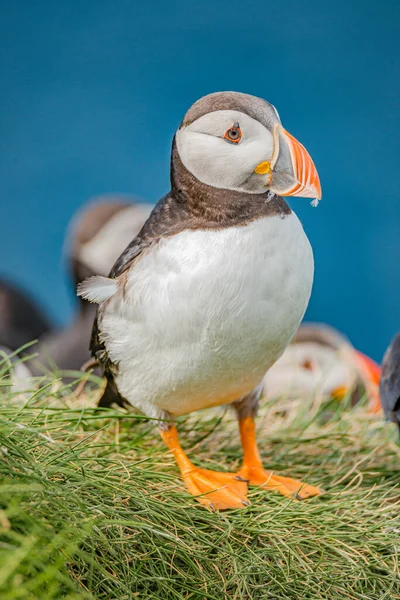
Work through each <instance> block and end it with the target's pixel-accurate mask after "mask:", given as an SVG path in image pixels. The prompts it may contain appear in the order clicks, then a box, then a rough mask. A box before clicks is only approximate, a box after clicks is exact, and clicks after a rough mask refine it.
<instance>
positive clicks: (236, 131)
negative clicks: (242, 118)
mask: <svg viewBox="0 0 400 600" xmlns="http://www.w3.org/2000/svg"><path fill="white" fill-rule="evenodd" d="M241 139H242V130H241V129H240V125H239V123H238V122H236V123H234V124H233V125H232V127H230V128H229V129H227V130H226V131H225V134H224V140H227V141H228V142H231V143H232V144H238V143H239V142H240V140H241Z"/></svg>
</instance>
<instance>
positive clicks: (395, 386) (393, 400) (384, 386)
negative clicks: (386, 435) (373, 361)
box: [379, 333, 400, 431]
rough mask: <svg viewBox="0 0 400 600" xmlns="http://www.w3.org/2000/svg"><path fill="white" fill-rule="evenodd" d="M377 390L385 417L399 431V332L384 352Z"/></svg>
mask: <svg viewBox="0 0 400 600" xmlns="http://www.w3.org/2000/svg"><path fill="white" fill-rule="evenodd" d="M379 390H380V397H381V402H382V407H383V410H384V411H385V415H386V418H387V419H388V420H389V421H393V423H396V424H397V426H398V428H399V431H400V333H398V334H397V335H395V337H394V338H393V340H392V341H391V343H390V345H389V347H388V349H387V350H386V352H385V354H384V357H383V360H382V373H381V380H380V384H379Z"/></svg>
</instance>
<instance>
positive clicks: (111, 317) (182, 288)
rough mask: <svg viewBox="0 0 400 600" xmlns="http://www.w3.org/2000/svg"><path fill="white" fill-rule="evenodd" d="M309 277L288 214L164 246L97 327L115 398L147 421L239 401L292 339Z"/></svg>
mask: <svg viewBox="0 0 400 600" xmlns="http://www.w3.org/2000/svg"><path fill="white" fill-rule="evenodd" d="M313 272H314V263H313V256H312V250H311V246H310V244H309V242H308V239H307V237H306V235H305V233H304V231H303V228H302V226H301V224H300V222H299V220H298V218H297V217H296V215H295V214H293V213H292V214H291V215H288V216H287V217H285V218H281V217H278V216H275V217H266V218H264V219H260V220H257V221H254V222H252V223H250V224H249V225H247V226H244V227H232V228H229V229H223V230H206V231H184V232H182V233H179V234H178V235H175V236H173V237H171V238H165V239H163V240H162V241H161V242H159V243H158V244H156V245H155V246H154V247H152V248H151V249H150V250H148V251H147V252H146V253H145V255H144V256H143V257H141V258H140V260H138V262H137V263H136V264H135V266H134V267H133V268H132V270H131V271H130V273H129V278H128V282H127V286H126V293H125V298H124V300H122V299H121V298H119V297H118V296H116V297H115V298H113V299H112V300H111V301H110V303H109V304H108V305H107V307H106V308H105V310H104V313H103V317H102V319H101V328H102V333H103V335H104V339H105V341H106V346H107V350H108V353H109V356H110V359H111V360H112V361H114V362H117V363H119V374H118V376H117V378H116V381H117V384H118V388H119V391H120V393H121V394H122V395H123V396H124V397H125V398H126V399H127V400H128V401H129V402H130V403H131V404H132V405H133V406H135V407H136V408H139V409H140V410H142V411H143V412H145V414H147V415H149V416H153V417H157V416H159V414H160V411H161V410H166V411H168V412H170V413H171V414H173V415H180V414H185V413H189V412H192V411H194V410H198V409H200V408H205V407H208V406H214V405H218V404H225V403H229V402H233V401H234V400H237V399H238V398H240V397H241V396H243V395H244V394H246V393H248V392H249V391H251V390H252V389H253V388H254V387H255V386H256V385H257V384H258V383H259V382H260V381H261V380H262V378H263V376H264V374H265V372H266V371H267V369H268V368H269V367H270V366H271V365H272V364H273V363H274V362H275V361H276V360H277V359H278V358H279V356H280V355H281V354H282V352H283V351H284V349H285V348H286V346H287V345H288V343H289V341H290V340H291V338H292V337H293V335H294V334H295V332H296V330H297V328H298V326H299V324H300V321H301V319H302V318H303V315H304V312H305V310H306V308H307V304H308V300H309V297H310V293H311V287H312V280H313Z"/></svg>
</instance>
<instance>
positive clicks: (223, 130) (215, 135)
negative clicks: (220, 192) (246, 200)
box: [176, 92, 321, 200]
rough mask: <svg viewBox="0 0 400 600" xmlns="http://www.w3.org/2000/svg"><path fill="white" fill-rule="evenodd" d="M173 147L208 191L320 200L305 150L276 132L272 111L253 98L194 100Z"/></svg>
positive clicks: (280, 131)
mask: <svg viewBox="0 0 400 600" xmlns="http://www.w3.org/2000/svg"><path fill="white" fill-rule="evenodd" d="M176 145H177V150H178V153H179V157H180V160H181V161H182V163H183V165H184V167H185V168H186V169H187V170H188V171H189V172H190V173H191V174H192V175H194V177H195V178H196V179H198V180H199V181H200V182H202V183H204V184H207V185H209V186H213V187H215V188H222V189H229V190H235V191H238V192H247V193H252V194H258V193H263V192H265V191H267V190H270V191H271V192H274V193H276V194H279V195H282V196H302V197H304V198H315V199H316V200H319V199H320V198H321V185H320V181H319V177H318V173H317V170H316V168H315V166H314V163H313V161H312V159H311V157H310V155H309V154H308V152H307V150H306V149H305V148H304V146H303V145H302V144H300V142H298V141H297V140H296V139H295V138H294V137H293V136H292V135H291V134H290V133H288V132H287V131H286V130H285V129H284V128H283V127H282V124H281V121H280V118H279V114H278V112H277V110H276V109H275V107H274V106H273V105H272V104H270V103H269V102H266V101H265V100H263V99H261V98H257V97H256V96H250V95H249V94H242V93H239V92H217V93H214V94H209V95H208V96H204V97H203V98H200V100H198V101H197V102H195V103H194V104H193V106H191V108H190V109H189V110H188V112H187V113H186V115H185V117H184V119H183V121H182V123H181V126H180V128H179V129H178V131H177V133H176Z"/></svg>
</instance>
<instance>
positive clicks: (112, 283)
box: [77, 275, 118, 304]
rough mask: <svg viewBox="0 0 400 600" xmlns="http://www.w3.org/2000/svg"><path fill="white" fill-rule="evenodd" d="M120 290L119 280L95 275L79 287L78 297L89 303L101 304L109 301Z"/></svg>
mask: <svg viewBox="0 0 400 600" xmlns="http://www.w3.org/2000/svg"><path fill="white" fill-rule="evenodd" d="M117 290H118V281H117V279H110V278H109V277H102V276H101V275H95V276H94V277H88V279H85V281H82V283H80V284H79V285H78V287H77V295H78V296H81V297H82V298H84V299H85V300H89V302H95V303H96V304H101V303H102V302H105V301H106V300H109V298H111V296H114V294H115V293H116V292H117Z"/></svg>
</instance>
